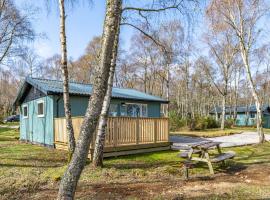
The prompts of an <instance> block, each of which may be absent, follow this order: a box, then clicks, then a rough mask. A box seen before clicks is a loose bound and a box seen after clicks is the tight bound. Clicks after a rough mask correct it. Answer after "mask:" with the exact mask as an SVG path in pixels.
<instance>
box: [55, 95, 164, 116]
mask: <svg viewBox="0 0 270 200" xmlns="http://www.w3.org/2000/svg"><path fill="white" fill-rule="evenodd" d="M53 99H54V100H53V101H54V109H53V111H54V114H53V115H54V117H64V116H65V113H64V102H63V97H62V96H57V95H54V98H53ZM88 100H89V97H87V96H70V104H71V115H72V116H73V117H75V116H84V115H85V111H86V109H87V106H88ZM125 103H141V104H147V110H148V112H147V115H148V117H160V102H147V101H137V100H122V99H112V100H111V104H115V105H116V106H117V116H121V109H122V105H123V104H125Z"/></svg>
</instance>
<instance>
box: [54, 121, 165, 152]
mask: <svg viewBox="0 0 270 200" xmlns="http://www.w3.org/2000/svg"><path fill="white" fill-rule="evenodd" d="M82 121H83V118H82V117H74V118H72V122H73V127H74V134H75V138H77V137H78V135H79V131H80V127H81V124H82ZM54 135H55V142H56V143H57V142H58V143H59V142H60V143H67V132H66V121H65V118H55V119H54ZM168 136H169V121H168V118H132V117H109V118H108V124H107V129H106V140H105V146H106V147H119V146H123V145H140V144H149V143H160V142H168V139H169V138H168ZM94 139H95V137H94ZM93 144H94V140H93V142H92V145H91V146H92V147H93Z"/></svg>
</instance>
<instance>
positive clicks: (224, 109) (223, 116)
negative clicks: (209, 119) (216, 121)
mask: <svg viewBox="0 0 270 200" xmlns="http://www.w3.org/2000/svg"><path fill="white" fill-rule="evenodd" d="M225 115H226V95H222V113H221V124H220V129H221V130H224V128H225Z"/></svg>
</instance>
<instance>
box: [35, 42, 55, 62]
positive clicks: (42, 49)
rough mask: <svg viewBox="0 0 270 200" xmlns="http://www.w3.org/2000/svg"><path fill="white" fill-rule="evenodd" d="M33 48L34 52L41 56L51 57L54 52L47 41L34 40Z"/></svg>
mask: <svg viewBox="0 0 270 200" xmlns="http://www.w3.org/2000/svg"><path fill="white" fill-rule="evenodd" d="M34 49H35V50H36V53H37V54H38V55H39V56H40V57H43V58H48V57H51V56H53V55H54V54H55V52H54V51H53V49H52V47H51V45H50V43H49V41H48V40H47V41H36V42H35V44H34Z"/></svg>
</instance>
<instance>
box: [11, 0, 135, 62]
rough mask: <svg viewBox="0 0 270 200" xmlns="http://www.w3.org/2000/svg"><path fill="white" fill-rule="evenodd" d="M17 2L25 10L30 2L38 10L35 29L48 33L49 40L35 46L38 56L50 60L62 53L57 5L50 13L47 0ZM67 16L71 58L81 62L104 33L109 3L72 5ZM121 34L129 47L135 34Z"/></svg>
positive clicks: (34, 24)
mask: <svg viewBox="0 0 270 200" xmlns="http://www.w3.org/2000/svg"><path fill="white" fill-rule="evenodd" d="M49 1H51V0H49ZM15 2H16V4H17V5H18V6H20V7H25V4H29V3H30V4H34V6H36V7H37V8H38V12H37V13H36V14H35V15H34V19H33V20H32V24H33V28H34V29H35V31H36V32H38V33H44V34H45V35H46V37H43V38H40V39H38V40H36V41H35V42H34V43H33V44H31V45H32V46H33V47H34V48H35V50H36V52H37V54H38V55H40V56H41V57H43V58H46V57H50V56H52V55H54V54H56V53H60V41H59V13H58V5H57V3H54V4H52V5H51V10H50V12H48V10H47V8H46V4H45V2H46V0H35V1H33V0H15ZM55 2H57V1H55ZM79 2H80V1H79ZM66 14H67V21H66V31H67V42H68V43H67V45H68V57H71V58H73V59H77V58H78V57H79V56H80V55H82V54H83V53H84V50H85V48H86V45H87V43H88V42H89V41H90V40H91V39H92V38H93V37H94V36H98V35H101V34H102V28H103V20H104V15H105V0H99V1H94V3H93V4H92V5H89V4H88V3H87V0H84V1H81V3H80V4H79V5H76V6H75V7H74V8H72V9H71V7H70V6H69V7H67V8H66ZM121 32H122V34H121V36H122V37H121V38H122V40H123V41H124V45H125V47H126V48H128V44H129V38H130V36H131V34H132V32H133V31H131V30H130V29H122V30H121Z"/></svg>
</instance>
